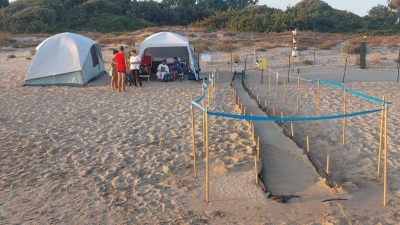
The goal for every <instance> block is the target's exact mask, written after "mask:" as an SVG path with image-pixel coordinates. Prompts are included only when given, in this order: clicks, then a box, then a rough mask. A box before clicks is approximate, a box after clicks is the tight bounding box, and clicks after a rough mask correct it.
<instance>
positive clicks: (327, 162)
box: [326, 155, 329, 174]
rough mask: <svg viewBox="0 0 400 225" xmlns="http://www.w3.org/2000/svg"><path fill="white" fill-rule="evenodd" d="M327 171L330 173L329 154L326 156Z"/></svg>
mask: <svg viewBox="0 0 400 225" xmlns="http://www.w3.org/2000/svg"><path fill="white" fill-rule="evenodd" d="M326 173H327V174H329V155H327V156H326Z"/></svg>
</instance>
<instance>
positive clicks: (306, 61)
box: [303, 59, 314, 65]
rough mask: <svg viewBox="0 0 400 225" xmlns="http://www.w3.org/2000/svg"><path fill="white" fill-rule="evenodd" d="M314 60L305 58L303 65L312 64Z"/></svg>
mask: <svg viewBox="0 0 400 225" xmlns="http://www.w3.org/2000/svg"><path fill="white" fill-rule="evenodd" d="M313 63H314V62H313V61H312V60H309V59H306V60H304V61H303V65H312V64H313Z"/></svg>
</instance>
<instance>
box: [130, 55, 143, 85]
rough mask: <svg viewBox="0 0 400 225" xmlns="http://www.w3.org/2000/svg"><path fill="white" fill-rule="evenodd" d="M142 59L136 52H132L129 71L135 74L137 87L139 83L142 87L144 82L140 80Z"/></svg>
mask: <svg viewBox="0 0 400 225" xmlns="http://www.w3.org/2000/svg"><path fill="white" fill-rule="evenodd" d="M141 61H142V60H141V58H140V57H139V56H138V55H137V54H136V50H132V51H131V57H130V58H129V65H130V66H129V69H130V70H131V72H132V74H133V84H134V85H135V86H137V84H138V83H139V86H140V87H141V86H142V81H141V80H140V76H139V68H140V62H141Z"/></svg>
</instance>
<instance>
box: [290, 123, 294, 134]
mask: <svg viewBox="0 0 400 225" xmlns="http://www.w3.org/2000/svg"><path fill="white" fill-rule="evenodd" d="M290 131H291V134H292V137H294V129H293V123H290Z"/></svg>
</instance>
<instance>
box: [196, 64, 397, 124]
mask: <svg viewBox="0 0 400 225" xmlns="http://www.w3.org/2000/svg"><path fill="white" fill-rule="evenodd" d="M217 72H218V67H217V68H216V69H215V70H214V72H213V73H212V75H211V77H210V80H208V81H207V82H205V83H204V87H203V88H202V89H203V94H202V95H201V96H200V97H199V98H197V99H196V100H193V101H191V102H190V104H191V105H194V106H196V107H197V108H199V109H200V110H202V111H204V112H206V113H207V114H208V115H213V116H220V117H227V118H233V119H242V120H252V121H278V122H279V121H282V122H294V121H316V120H331V119H340V118H347V117H355V116H360V115H366V114H371V113H376V112H380V111H382V109H373V110H367V111H360V112H354V113H346V114H337V115H329V116H319V117H293V118H290V117H284V118H279V117H265V116H244V115H240V114H230V113H221V112H213V111H206V109H205V108H203V107H202V106H201V105H200V102H201V101H202V100H203V99H204V98H205V96H206V94H207V89H208V87H209V85H210V84H211V82H212V81H213V80H214V76H215V73H217ZM312 82H320V84H325V85H330V86H334V87H339V88H341V89H343V90H346V91H347V92H348V93H350V94H353V95H355V96H358V97H361V98H364V99H367V100H370V101H374V102H377V103H380V104H384V103H388V102H385V101H383V100H381V99H379V98H375V97H372V96H370V95H367V94H364V93H361V92H358V91H353V90H350V89H347V87H346V86H345V85H343V84H341V83H336V82H331V81H325V80H319V79H314V80H312ZM389 104H390V103H389Z"/></svg>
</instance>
